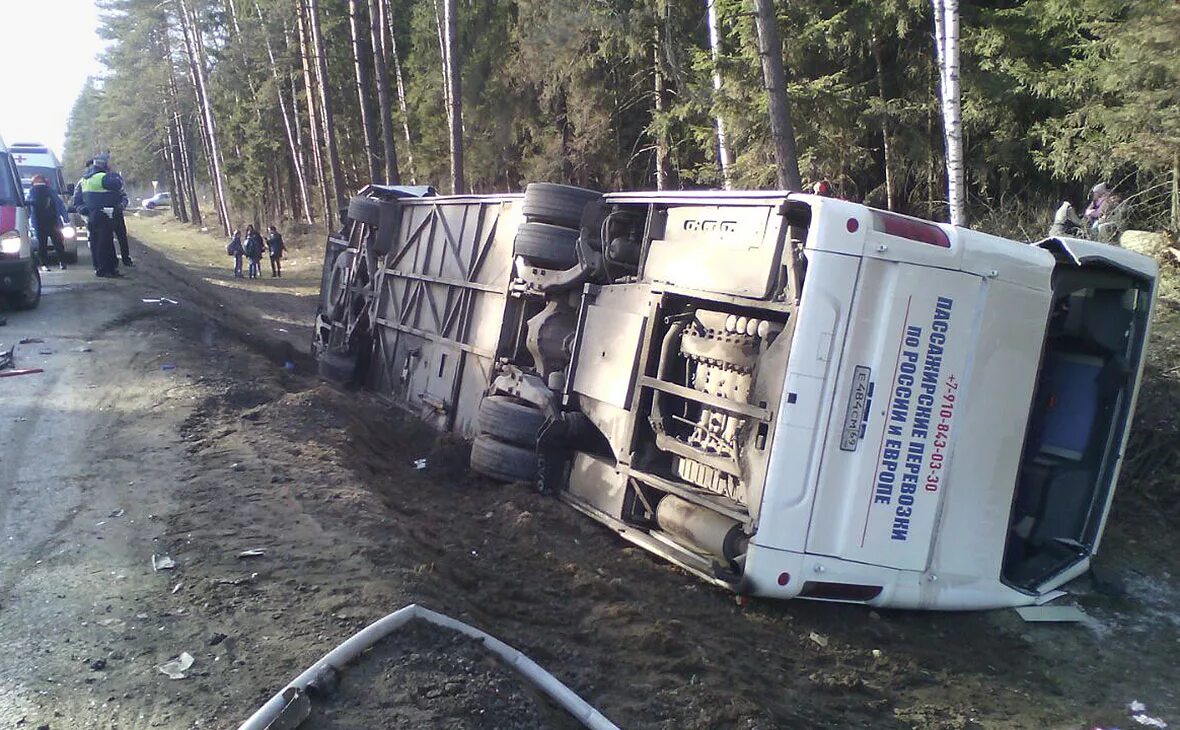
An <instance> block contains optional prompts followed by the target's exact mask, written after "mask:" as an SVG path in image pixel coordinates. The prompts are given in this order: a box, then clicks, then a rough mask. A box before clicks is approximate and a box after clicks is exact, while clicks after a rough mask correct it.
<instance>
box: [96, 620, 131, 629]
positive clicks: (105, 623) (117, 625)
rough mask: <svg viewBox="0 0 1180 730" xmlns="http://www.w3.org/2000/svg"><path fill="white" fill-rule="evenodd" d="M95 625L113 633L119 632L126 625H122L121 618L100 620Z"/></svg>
mask: <svg viewBox="0 0 1180 730" xmlns="http://www.w3.org/2000/svg"><path fill="white" fill-rule="evenodd" d="M96 623H98V625H99V626H102V627H103V628H107V629H112V630H114V631H120V630H122V628H123V627H124V626H125V625H126V624H124V623H123V619H121V618H102V619H99V620H98V621H97V622H96Z"/></svg>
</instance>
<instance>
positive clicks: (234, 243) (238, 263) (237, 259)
mask: <svg viewBox="0 0 1180 730" xmlns="http://www.w3.org/2000/svg"><path fill="white" fill-rule="evenodd" d="M225 252H226V253H227V254H229V255H230V256H233V257H234V276H235V277H237V278H239V279H241V278H242V257H243V256H245V255H246V249H245V248H243V247H242V234H241V232H240V231H234V237H233V238H231V239H230V240H229V245H228V246H226V247H225Z"/></svg>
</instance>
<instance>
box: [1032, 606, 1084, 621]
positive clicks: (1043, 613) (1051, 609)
mask: <svg viewBox="0 0 1180 730" xmlns="http://www.w3.org/2000/svg"><path fill="white" fill-rule="evenodd" d="M1016 613H1017V615H1019V616H1020V618H1022V619H1024V620H1025V622H1027V623H1086V622H1088V621H1090V617H1089V616H1088V615H1087V614H1086V612H1085V611H1083V610H1082V609H1080V608H1078V607H1077V606H1021V607H1020V608H1017V609H1016Z"/></svg>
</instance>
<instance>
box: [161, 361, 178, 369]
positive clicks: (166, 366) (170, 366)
mask: <svg viewBox="0 0 1180 730" xmlns="http://www.w3.org/2000/svg"><path fill="white" fill-rule="evenodd" d="M160 369H161V370H175V369H176V364H175V363H171V362H166V363H164V364H163V365H161V366H160Z"/></svg>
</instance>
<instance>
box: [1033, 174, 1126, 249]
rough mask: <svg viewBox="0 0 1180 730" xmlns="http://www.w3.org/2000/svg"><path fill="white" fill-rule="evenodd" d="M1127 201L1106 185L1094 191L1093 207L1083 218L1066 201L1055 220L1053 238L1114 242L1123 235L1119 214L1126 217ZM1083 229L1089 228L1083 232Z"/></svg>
mask: <svg viewBox="0 0 1180 730" xmlns="http://www.w3.org/2000/svg"><path fill="white" fill-rule="evenodd" d="M1125 207H1126V206H1124V205H1123V199H1122V198H1121V197H1119V195H1118V194H1117V193H1115V192H1114V191H1113V190H1111V188H1110V186H1109V185H1107V184H1106V183H1104V182H1100V183H1098V184H1096V185H1095V186H1094V187H1092V188H1090V203H1089V205H1087V206H1086V210H1085V212H1084V213H1082V216H1081V218H1079V217H1078V214H1077V213H1076V212H1075V210H1074V207H1073V204H1072V203H1070V202H1068V201H1066V202H1063V203H1062V204H1061V206H1060V207H1059V208H1058V209H1057V213H1056V214H1055V215H1054V216H1053V225H1052V226H1050V227H1049V235H1050V236H1081V235H1086V236H1089V237H1091V238H1094V239H1097V240H1099V241H1111V240H1113V239H1114V238H1115V237H1116V236H1117V235H1118V234H1119V228H1120V223H1119V220H1118V218H1119V214H1120V213H1123V214H1125ZM1083 226H1084V227H1085V228H1084V229H1083Z"/></svg>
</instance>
